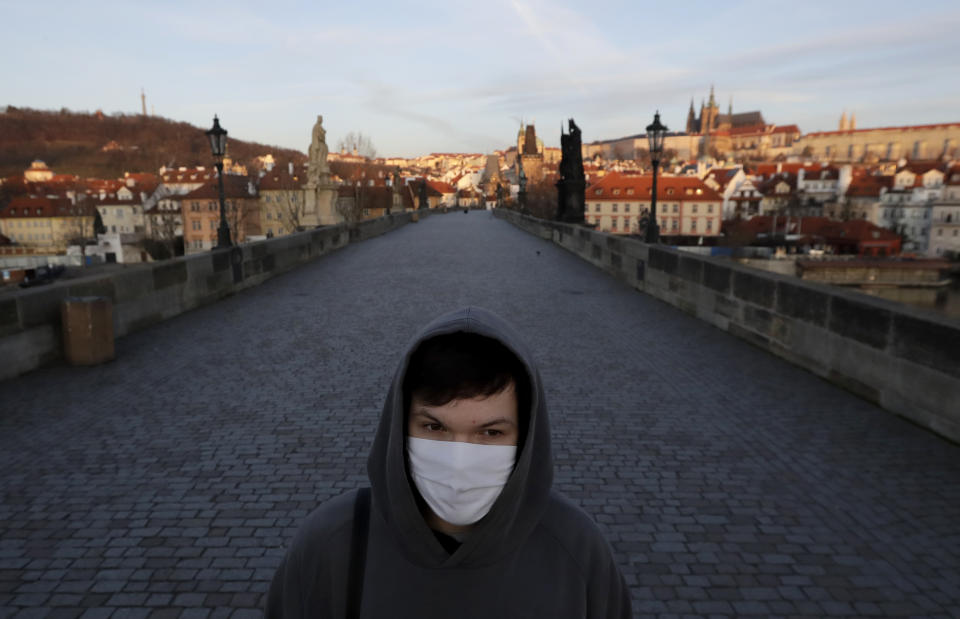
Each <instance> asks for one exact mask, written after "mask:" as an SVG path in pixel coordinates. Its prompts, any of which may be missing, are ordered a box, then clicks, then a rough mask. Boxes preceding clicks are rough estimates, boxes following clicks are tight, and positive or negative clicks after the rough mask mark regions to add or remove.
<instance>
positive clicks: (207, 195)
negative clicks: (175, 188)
mask: <svg viewBox="0 0 960 619" xmlns="http://www.w3.org/2000/svg"><path fill="white" fill-rule="evenodd" d="M249 181H250V179H248V178H247V177H246V176H231V175H227V174H224V175H223V195H224V197H225V198H226V199H227V200H237V199H240V198H255V197H256V195H255V194H254V195H251V194H250V191H249ZM170 199H171V200H219V199H220V188H219V186H218V183H217V182H213V183H204V184H203V185H201V186H199V187H197V188H196V189H194V190H193V191H191V192H190V193H188V194H186V195H180V196H170Z"/></svg>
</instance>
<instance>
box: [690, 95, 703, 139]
mask: <svg viewBox="0 0 960 619" xmlns="http://www.w3.org/2000/svg"><path fill="white" fill-rule="evenodd" d="M699 131H700V127H698V126H697V116H696V114H694V112H693V97H690V111H689V112H687V133H699Z"/></svg>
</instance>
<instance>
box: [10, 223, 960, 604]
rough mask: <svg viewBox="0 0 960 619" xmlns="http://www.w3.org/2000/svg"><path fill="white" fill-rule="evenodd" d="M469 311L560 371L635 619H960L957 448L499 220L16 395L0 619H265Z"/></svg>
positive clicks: (371, 248) (395, 246)
mask: <svg viewBox="0 0 960 619" xmlns="http://www.w3.org/2000/svg"><path fill="white" fill-rule="evenodd" d="M464 304H479V305H484V306H487V307H489V308H491V309H492V310H494V311H496V312H498V313H501V314H503V315H504V316H507V317H508V318H509V319H510V320H512V321H513V322H515V323H517V324H518V325H519V326H520V327H521V329H522V331H523V332H524V333H525V334H527V336H528V338H529V340H530V343H531V345H532V348H533V349H534V350H535V351H537V353H538V355H539V357H540V361H541V362H542V368H543V377H544V380H545V383H546V389H547V394H548V398H549V400H548V401H549V403H550V410H551V416H552V426H553V432H554V443H555V450H556V468H557V479H556V484H557V485H558V486H559V487H560V488H561V489H563V490H564V491H566V492H567V493H568V494H569V495H570V496H572V497H573V498H575V499H576V500H577V501H579V502H580V504H581V505H583V506H584V507H585V508H586V509H587V510H588V511H589V512H591V513H592V514H593V515H594V516H595V517H596V518H597V519H598V520H599V521H600V522H601V523H602V526H603V527H604V529H605V531H606V532H607V533H608V535H609V538H610V540H611V542H612V543H613V546H614V549H615V551H616V553H617V557H618V560H619V562H620V564H621V566H622V569H623V571H624V573H625V574H626V577H627V579H628V581H629V584H630V586H631V588H632V592H633V599H634V604H635V608H636V612H637V614H638V616H645V615H659V616H668V615H677V616H679V615H694V616H706V615H712V616H722V615H764V616H766V615H807V616H822V615H883V616H908V615H917V616H920V615H923V616H943V617H947V616H951V615H952V616H954V617H956V616H960V448H958V447H957V446H956V445H953V444H950V443H947V442H946V441H944V440H942V439H940V438H938V437H936V436H934V435H932V434H929V433H927V432H926V431H923V430H921V429H918V428H917V427H915V426H913V425H911V424H909V423H907V422H906V421H903V420H901V419H899V418H896V417H894V416H892V415H890V414H888V413H885V412H883V411H881V410H879V409H877V408H875V407H873V406H871V405H869V404H867V403H865V402H863V401H861V400H859V399H857V398H856V397H854V396H852V395H849V394H848V393H846V392H844V391H841V390H839V389H837V388H835V387H833V386H832V385H830V384H828V383H826V382H824V381H821V380H820V379H818V378H816V377H814V376H812V375H810V374H808V373H806V372H804V371H802V370H799V369H797V368H794V367H792V366H790V365H788V364H786V363H784V362H782V361H780V360H778V359H776V358H774V357H772V356H770V355H768V354H765V353H763V352H761V351H759V350H756V349H754V348H752V347H750V346H749V345H747V344H745V343H743V342H741V341H739V340H737V339H735V338H733V337H731V336H729V335H727V334H725V333H723V332H721V331H719V330H717V329H714V328H712V327H710V326H708V325H706V324H704V323H701V322H698V321H697V320H695V319H692V318H690V317H688V316H685V315H683V314H681V313H680V312H678V311H675V310H674V309H672V308H671V307H669V306H667V305H664V304H662V303H660V302H658V301H656V300H653V299H651V298H648V297H646V296H645V295H642V294H639V293H637V292H636V291H633V290H630V289H628V288H626V287H625V286H624V285H622V284H620V283H618V282H616V281H614V280H613V279H611V278H609V277H608V276H606V275H604V274H603V273H602V272H600V271H599V270H596V269H594V268H593V267H591V266H590V265H588V264H585V263H583V262H581V261H580V260H579V259H577V258H575V257H574V256H573V255H571V254H568V253H566V252H564V251H563V250H561V249H559V248H556V247H554V246H552V245H550V244H548V243H546V242H544V241H542V240H540V239H537V238H535V237H532V236H530V235H528V234H526V233H524V232H521V231H519V230H517V229H515V228H513V227H512V226H510V225H509V224H507V223H505V222H503V221H501V220H496V219H493V218H492V217H491V216H490V214H489V213H482V212H473V213H470V214H469V215H461V214H459V213H456V214H450V215H446V216H440V215H437V216H433V217H429V218H427V219H426V220H425V221H423V222H421V223H419V224H412V225H409V226H406V227H404V228H402V229H400V230H397V231H395V232H391V233H389V234H387V235H385V236H382V237H379V238H376V239H372V240H369V241H365V242H363V243H359V244H356V245H352V246H350V247H347V248H345V249H343V250H341V251H339V252H336V253H334V254H332V255H330V256H327V257H325V258H322V259H321V260H320V261H318V262H315V263H313V264H310V265H307V266H305V267H302V268H300V269H298V270H296V271H294V272H291V273H289V274H286V275H284V276H281V277H279V278H276V279H274V280H272V281H269V282H267V283H265V284H263V285H262V286H260V287H258V288H255V289H252V290H249V291H246V292H244V293H242V294H239V295H237V296H234V297H231V298H229V299H226V300H224V301H222V302H220V303H218V304H216V305H213V306H209V307H206V308H203V309H200V310H196V311H193V312H190V313H189V314H186V315H183V316H181V317H179V318H176V319H174V320H171V321H169V322H167V323H164V324H162V325H159V326H156V327H153V328H151V329H149V330H147V331H144V332H141V333H138V334H136V335H133V336H130V337H127V338H124V339H123V340H121V341H120V342H119V343H118V354H119V357H118V360H117V361H115V362H113V363H111V364H108V365H105V366H101V367H97V368H91V369H74V368H66V367H56V368H51V369H46V370H41V371H37V372H34V373H32V374H29V375H27V376H23V377H20V378H19V379H15V380H12V381H7V382H3V383H0V481H2V485H0V616H3V617H6V616H9V615H16V616H18V617H20V616H23V617H41V616H49V617H74V616H79V615H80V614H81V613H82V614H83V616H84V617H107V616H110V615H111V613H113V614H112V616H113V617H143V616H148V615H149V616H157V617H179V616H182V617H211V618H212V617H248V616H249V617H254V616H258V615H259V611H258V610H257V609H258V608H260V607H261V602H262V596H263V593H264V591H265V589H266V587H267V585H268V581H269V579H270V577H271V576H272V573H273V569H274V567H275V566H276V564H277V562H278V560H279V558H280V556H281V555H282V552H283V547H284V546H285V544H286V543H287V541H288V540H289V537H290V536H291V535H292V534H293V532H294V530H295V528H296V526H297V524H298V522H299V521H300V520H301V519H302V518H303V517H304V515H305V514H307V512H308V511H309V510H310V509H312V508H313V507H314V506H315V505H316V504H317V503H319V502H321V501H323V500H325V499H327V498H329V497H331V496H333V495H336V494H338V493H340V492H342V491H343V490H344V489H346V488H351V487H354V486H356V485H357V484H364V483H365V474H364V470H365V468H364V467H365V459H366V454H367V449H368V446H369V444H370V441H371V438H372V436H373V428H374V425H375V422H376V418H377V416H378V414H379V409H380V406H381V403H382V398H383V396H384V394H385V392H386V388H387V385H388V382H389V380H390V376H391V373H392V372H393V370H394V365H395V363H396V362H397V361H398V354H399V351H400V350H401V349H402V348H403V346H404V344H405V343H406V341H407V340H408V338H409V337H411V335H412V334H413V333H414V331H415V330H416V329H417V328H418V327H420V326H421V325H423V324H424V323H425V322H427V321H428V320H429V319H431V318H432V317H434V316H436V315H438V314H440V313H441V312H444V311H446V310H450V309H453V308H456V307H458V306H462V305H464ZM85 609H86V610H85Z"/></svg>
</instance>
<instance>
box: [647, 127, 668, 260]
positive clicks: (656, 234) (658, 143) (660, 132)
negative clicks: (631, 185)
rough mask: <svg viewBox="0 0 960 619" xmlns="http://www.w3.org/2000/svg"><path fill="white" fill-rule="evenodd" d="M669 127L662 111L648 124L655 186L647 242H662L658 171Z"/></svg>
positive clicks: (651, 194)
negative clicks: (658, 203) (665, 124)
mask: <svg viewBox="0 0 960 619" xmlns="http://www.w3.org/2000/svg"><path fill="white" fill-rule="evenodd" d="M666 134H667V128H666V126H664V125H663V124H662V123H661V122H660V111H659V110H658V111H657V113H656V114H654V115H653V124H650V125H647V139H648V140H649V141H650V163H652V164H653V187H652V188H651V189H650V219H649V221H648V222H647V233H646V238H645V239H644V240H646V242H647V243H659V242H660V224H659V223H658V221H657V171H658V168H659V167H660V157H662V156H663V138H664V137H666Z"/></svg>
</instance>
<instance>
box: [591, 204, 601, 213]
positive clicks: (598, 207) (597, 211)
mask: <svg viewBox="0 0 960 619" xmlns="http://www.w3.org/2000/svg"><path fill="white" fill-rule="evenodd" d="M593 210H594V212H595V213H599V212H600V203H599V202H597V203H596V204H594V205H593Z"/></svg>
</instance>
